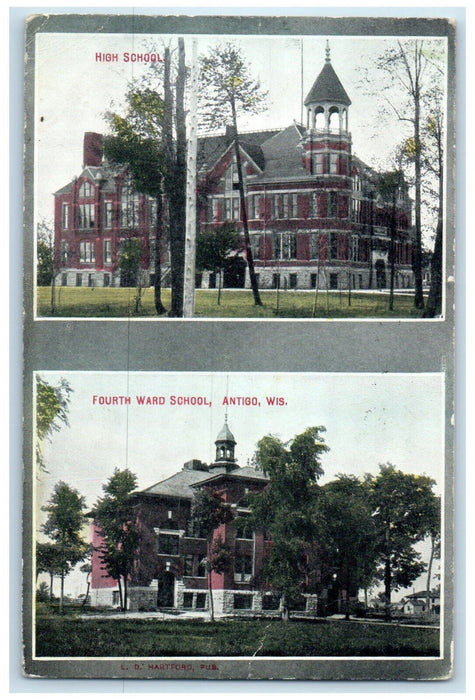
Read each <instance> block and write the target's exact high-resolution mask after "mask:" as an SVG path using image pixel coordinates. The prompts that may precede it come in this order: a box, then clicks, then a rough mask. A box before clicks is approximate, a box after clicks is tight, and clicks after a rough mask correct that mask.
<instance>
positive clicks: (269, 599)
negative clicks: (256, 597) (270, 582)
mask: <svg viewBox="0 0 475 700" xmlns="http://www.w3.org/2000/svg"><path fill="white" fill-rule="evenodd" d="M279 605H280V598H279V596H278V595H272V594H271V595H264V596H262V609H263V610H278V609H279Z"/></svg>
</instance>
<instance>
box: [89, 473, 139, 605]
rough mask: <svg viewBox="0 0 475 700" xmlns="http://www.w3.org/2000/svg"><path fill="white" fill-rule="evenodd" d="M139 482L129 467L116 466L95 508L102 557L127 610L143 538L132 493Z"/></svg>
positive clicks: (121, 603) (103, 487)
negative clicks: (131, 580)
mask: <svg viewBox="0 0 475 700" xmlns="http://www.w3.org/2000/svg"><path fill="white" fill-rule="evenodd" d="M136 486H137V477H136V475H135V474H133V473H132V472H131V471H130V470H129V469H123V470H120V469H118V468H116V469H114V473H113V474H112V476H111V477H110V478H109V479H108V481H107V483H106V484H104V485H103V486H102V490H103V491H104V496H103V497H102V498H99V499H98V501H97V503H96V504H95V505H94V508H93V511H92V512H93V515H94V519H95V521H96V523H97V524H98V526H99V530H100V535H101V537H102V545H101V546H100V547H99V551H100V554H99V556H100V559H101V561H102V563H103V564H104V566H105V569H106V571H107V573H108V574H109V575H110V576H111V577H112V578H114V579H116V580H117V583H118V587H119V597H120V606H121V608H122V610H127V602H128V601H127V597H128V588H127V586H128V580H129V578H130V575H131V573H132V571H133V565H134V560H135V554H136V550H137V546H138V542H139V532H138V528H137V524H136V517H135V511H134V506H133V504H132V501H131V499H130V494H131V493H132V491H133V490H134V489H135V488H136Z"/></svg>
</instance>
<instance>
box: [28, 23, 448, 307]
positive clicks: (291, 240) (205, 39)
mask: <svg viewBox="0 0 475 700" xmlns="http://www.w3.org/2000/svg"><path fill="white" fill-rule="evenodd" d="M202 19H203V18H202ZM204 24H205V26H206V27H207V28H208V30H207V31H203V33H201V32H200V31H199V30H200V27H202V26H203V25H204ZM237 25H238V26H239V27H240V31H236V22H234V23H233V21H232V18H228V20H223V19H221V20H219V19H218V18H215V21H214V26H215V32H214V33H213V32H212V31H210V29H209V28H212V27H213V21H212V19H210V22H209V23H203V21H201V22H200V21H199V20H198V19H196V20H195V21H194V22H191V23H190V18H188V19H187V18H183V21H182V23H181V25H180V23H179V25H178V26H182V35H180V33H179V31H177V30H176V26H177V24H176V21H173V20H172V19H171V18H157V17H155V18H153V17H149V18H147V17H133V18H132V17H129V18H127V17H122V18H120V21H119V18H117V17H105V18H104V21H102V19H101V20H98V19H96V21H94V16H92V17H89V16H87V17H80V16H79V17H78V16H56V17H54V16H53V17H36V18H32V19H31V21H30V23H29V25H28V30H27V37H28V58H29V61H30V62H31V77H30V83H31V88H30V90H31V93H34V104H33V103H32V104H31V113H29V114H28V118H29V124H30V133H31V139H32V152H33V156H34V157H33V160H32V161H31V162H30V161H28V162H29V164H30V165H31V169H32V170H31V177H32V182H31V186H32V197H31V199H30V198H28V199H27V206H28V207H29V208H31V211H30V217H31V218H30V220H29V225H30V226H31V227H32V230H31V231H30V236H31V239H30V240H31V244H32V245H33V247H34V248H35V250H36V254H35V256H36V260H35V266H36V276H35V278H34V279H32V280H31V283H32V293H33V296H34V302H32V303H33V304H34V308H33V312H34V314H35V316H36V317H38V318H53V319H58V318H65V317H74V318H97V317H100V318H109V319H110V318H124V317H132V318H139V319H140V318H147V319H161V320H164V319H169V318H177V317H178V318H179V317H183V316H184V317H187V318H199V319H203V318H223V319H239V318H253V319H258V320H263V319H267V320H269V319H270V320H276V319H307V320H308V319H310V320H311V319H321V318H337V319H339V318H343V319H348V318H350V319H353V318H355V319H360V318H372V319H394V318H403V319H420V318H426V319H427V318H430V319H434V318H437V319H441V318H444V314H445V309H446V301H447V299H446V293H447V284H449V285H450V282H448V280H450V279H452V278H453V256H452V253H451V248H452V246H451V240H452V239H453V234H454V228H453V226H454V209H453V204H454V197H453V172H454V161H453V154H452V146H453V143H454V129H453V126H454V118H455V100H454V80H453V75H454V27H453V25H452V24H451V23H449V22H447V21H444V20H434V21H432V22H431V21H430V20H426V21H423V20H421V21H420V22H419V23H418V22H411V23H410V25H408V24H407V22H406V23H404V22H400V23H399V24H398V22H397V21H396V20H394V22H393V23H392V24H391V23H390V24H388V23H387V22H386V23H382V24H380V26H378V24H377V23H373V24H372V25H371V27H372V29H373V31H363V30H362V31H361V33H358V32H355V31H354V28H355V26H356V25H355V24H354V22H353V21H352V20H349V21H347V22H346V23H345V22H344V21H341V22H339V23H338V22H337V21H334V23H333V24H328V22H327V23H323V24H322V23H320V25H319V24H318V22H317V23H316V25H315V29H314V30H313V31H309V28H310V27H311V26H312V23H311V22H310V23H308V22H307V21H306V20H305V21H298V19H297V18H296V19H295V22H294V28H292V29H291V30H289V29H287V30H286V31H284V30H280V28H281V27H282V26H283V25H282V22H279V21H278V20H275V21H272V20H271V19H270V18H268V20H267V21H265V20H263V21H261V22H260V23H258V24H256V22H255V21H253V20H252V19H249V20H248V23H247V24H246V22H245V21H241V22H238V23H237ZM286 26H287V27H292V21H291V20H290V21H289V22H287V23H286ZM119 27H120V28H121V29H119ZM171 27H173V28H174V31H170V28H171ZM319 28H321V30H322V31H319ZM391 28H392V31H391ZM325 29H326V31H325ZM345 29H346V31H345ZM339 30H340V31H339ZM406 30H407V32H406V33H404V32H405V31H406ZM58 75H61V76H63V77H62V79H61V80H58ZM31 96H32V95H31Z"/></svg>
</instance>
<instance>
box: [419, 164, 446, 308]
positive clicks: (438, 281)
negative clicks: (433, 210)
mask: <svg viewBox="0 0 475 700" xmlns="http://www.w3.org/2000/svg"><path fill="white" fill-rule="evenodd" d="M439 160H440V168H439V171H440V175H439V211H438V217H437V232H436V236H435V243H434V252H433V254H432V260H431V265H430V271H431V281H430V290H429V297H428V299H427V305H426V309H425V312H424V318H434V316H438V315H439V314H440V313H441V312H442V257H443V255H442V254H443V232H444V179H443V165H442V156H441V155H440V157H439Z"/></svg>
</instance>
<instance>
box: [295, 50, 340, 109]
mask: <svg viewBox="0 0 475 700" xmlns="http://www.w3.org/2000/svg"><path fill="white" fill-rule="evenodd" d="M312 102H336V103H339V104H344V105H347V106H348V105H350V104H351V100H350V98H349V97H348V95H347V93H346V90H345V88H344V87H343V85H342V84H341V82H340V78H339V77H338V76H337V74H336V73H335V69H334V68H333V66H332V64H331V63H330V61H326V62H325V64H324V66H323V68H322V70H321V71H320V73H319V74H318V76H317V79H316V80H315V82H314V84H313V86H312V89H311V90H310V92H309V93H308V95H307V97H306V98H305V102H304V105H305V106H307V105H308V104H311V103H312Z"/></svg>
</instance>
